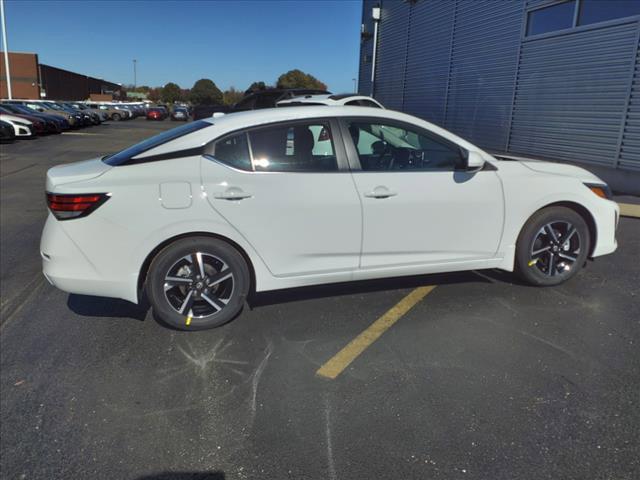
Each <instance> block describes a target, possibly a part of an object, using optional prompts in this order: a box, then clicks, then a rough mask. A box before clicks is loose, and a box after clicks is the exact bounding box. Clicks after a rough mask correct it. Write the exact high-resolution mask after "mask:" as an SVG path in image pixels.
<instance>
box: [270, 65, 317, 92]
mask: <svg viewBox="0 0 640 480" xmlns="http://www.w3.org/2000/svg"><path fill="white" fill-rule="evenodd" d="M278 88H313V89H318V90H326V89H327V86H326V85H325V84H324V83H322V82H321V81H320V80H318V79H317V78H316V77H314V76H313V75H309V74H308V73H304V72H303V71H301V70H298V69H295V70H289V71H288V72H287V73H283V74H282V75H280V77H278Z"/></svg>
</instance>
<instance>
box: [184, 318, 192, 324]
mask: <svg viewBox="0 0 640 480" xmlns="http://www.w3.org/2000/svg"><path fill="white" fill-rule="evenodd" d="M185 325H187V326H189V325H191V317H187V321H186V322H185Z"/></svg>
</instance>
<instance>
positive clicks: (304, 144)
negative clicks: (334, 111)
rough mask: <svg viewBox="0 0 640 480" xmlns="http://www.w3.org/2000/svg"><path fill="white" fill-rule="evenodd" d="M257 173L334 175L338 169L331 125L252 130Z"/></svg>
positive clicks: (283, 126)
mask: <svg viewBox="0 0 640 480" xmlns="http://www.w3.org/2000/svg"><path fill="white" fill-rule="evenodd" d="M249 141H250V143H251V150H252V153H253V166H254V169H255V170H256V171H268V172H332V171H337V170H338V163H337V160H336V156H335V150H334V148H333V138H332V135H331V128H330V126H329V123H328V122H309V123H295V124H289V125H287V124H284V125H278V126H274V127H267V128H258V129H255V130H250V131H249Z"/></svg>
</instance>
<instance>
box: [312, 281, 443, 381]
mask: <svg viewBox="0 0 640 480" xmlns="http://www.w3.org/2000/svg"><path fill="white" fill-rule="evenodd" d="M434 288H436V286H435V285H429V286H427V287H419V288H416V289H415V290H413V291H412V292H411V293H410V294H409V295H407V296H406V297H404V298H403V299H402V300H400V301H399V302H398V303H397V304H396V305H395V306H394V307H392V308H391V309H390V310H389V311H388V312H387V313H385V314H384V315H382V316H381V317H380V318H378V319H377V320H376V321H375V322H373V323H372V324H371V325H370V326H369V327H368V328H367V329H366V330H365V331H363V332H362V333H361V334H360V335H358V336H357V337H356V338H354V339H353V340H351V342H349V344H348V345H347V346H345V347H344V348H343V349H342V350H340V351H339V352H338V353H337V354H336V355H334V356H333V357H332V358H331V359H329V361H327V363H325V364H324V365H322V366H321V367H320V368H319V369H318V371H317V372H316V375H319V376H321V377H325V378H330V379H332V380H333V379H334V378H336V377H337V376H338V375H340V373H342V371H343V370H344V369H345V368H347V367H348V366H349V364H350V363H351V362H353V361H354V360H355V359H356V358H357V357H358V355H360V354H361V353H362V352H364V351H365V350H366V348H367V347H368V346H369V345H371V344H372V343H373V342H375V341H376V340H377V339H378V338H380V336H381V335H382V334H383V333H384V332H386V331H387V330H388V329H389V328H390V327H391V326H392V325H393V324H394V323H396V322H397V321H398V320H400V318H401V317H402V316H403V315H404V314H405V313H407V312H408V311H409V310H411V309H412V308H413V307H414V306H415V305H416V304H417V303H418V302H419V301H420V300H422V299H423V298H424V297H426V296H427V294H428V293H429V292H431V291H432V290H433V289H434Z"/></svg>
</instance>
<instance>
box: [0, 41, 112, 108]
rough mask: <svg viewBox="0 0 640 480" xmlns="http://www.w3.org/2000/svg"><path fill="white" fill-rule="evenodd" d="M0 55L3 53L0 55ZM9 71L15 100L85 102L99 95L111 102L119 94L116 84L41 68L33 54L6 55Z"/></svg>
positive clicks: (0, 89) (1, 86) (3, 77)
mask: <svg viewBox="0 0 640 480" xmlns="http://www.w3.org/2000/svg"><path fill="white" fill-rule="evenodd" d="M1 55H4V53H2V52H0V57H1ZM0 64H1V65H2V67H1V74H0V97H1V98H7V97H8V90H7V73H6V71H5V67H4V61H3V59H2V58H0ZM9 70H10V72H11V90H12V96H13V98H16V99H20V98H24V99H38V98H42V99H51V100H87V99H89V98H90V97H91V95H103V96H106V98H108V99H109V100H113V98H114V97H117V98H119V97H120V94H121V85H120V84H117V83H113V82H108V81H106V80H102V79H100V78H94V77H90V76H88V75H83V74H80V73H75V72H70V71H68V70H63V69H61V68H57V67H52V66H50V65H44V64H42V63H39V61H38V55H37V54H35V53H17V52H9Z"/></svg>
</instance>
